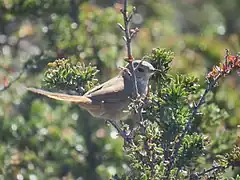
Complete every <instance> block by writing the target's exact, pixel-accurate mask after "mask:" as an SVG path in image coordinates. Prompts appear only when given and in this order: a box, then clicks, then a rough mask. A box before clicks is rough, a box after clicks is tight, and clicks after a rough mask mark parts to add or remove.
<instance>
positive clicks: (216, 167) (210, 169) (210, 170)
mask: <svg viewBox="0 0 240 180" xmlns="http://www.w3.org/2000/svg"><path fill="white" fill-rule="evenodd" d="M226 168H227V167H224V166H213V167H211V168H209V169H207V170H204V171H203V172H201V173H197V176H203V175H205V174H207V173H210V172H212V171H215V170H218V169H226Z"/></svg>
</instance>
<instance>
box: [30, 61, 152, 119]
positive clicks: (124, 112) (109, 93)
mask: <svg viewBox="0 0 240 180" xmlns="http://www.w3.org/2000/svg"><path fill="white" fill-rule="evenodd" d="M133 67H134V69H135V70H134V71H135V75H136V82H137V89H138V93H139V95H140V97H141V98H144V97H146V95H147V91H148V83H149V79H150V77H151V76H152V75H153V73H154V72H155V71H156V69H155V68H154V67H153V66H152V65H151V64H150V63H149V62H147V61H141V60H135V61H133ZM129 68H130V66H129V64H128V65H127V66H126V68H124V69H123V70H121V71H120V73H119V74H118V75H117V76H116V77H114V78H112V79H110V80H108V81H106V82H105V83H103V84H101V85H98V86H96V87H95V88H93V89H91V90H90V91H88V92H87V93H86V94H84V95H83V96H76V95H68V94H61V93H53V92H49V91H45V90H41V89H36V88H27V90H29V91H31V92H33V93H37V94H41V95H44V96H47V97H49V98H52V99H56V100H61V101H68V102H72V103H77V104H79V106H80V107H82V108H84V109H86V110H87V111H88V112H89V113H90V114H91V115H92V116H94V117H98V118H101V119H105V120H124V119H127V118H128V117H129V115H130V114H131V113H130V112H129V111H128V105H129V104H130V103H131V98H133V94H134V83H133V81H132V77H131V76H132V74H131V72H130V70H129Z"/></svg>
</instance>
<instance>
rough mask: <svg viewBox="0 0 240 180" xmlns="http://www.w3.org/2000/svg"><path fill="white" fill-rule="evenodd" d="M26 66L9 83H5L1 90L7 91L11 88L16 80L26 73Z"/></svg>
mask: <svg viewBox="0 0 240 180" xmlns="http://www.w3.org/2000/svg"><path fill="white" fill-rule="evenodd" d="M25 70H26V68H23V69H22V70H21V71H20V72H19V73H18V75H17V76H16V77H15V78H14V79H13V80H12V81H10V82H9V83H7V85H3V87H2V88H0V92H3V91H6V90H7V89H8V88H10V87H11V86H12V85H13V84H14V83H15V82H17V81H18V80H19V79H20V78H21V76H22V75H23V74H24V72H25Z"/></svg>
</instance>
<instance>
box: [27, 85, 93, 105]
mask: <svg viewBox="0 0 240 180" xmlns="http://www.w3.org/2000/svg"><path fill="white" fill-rule="evenodd" d="M27 90H28V91H31V92H33V93H36V94H41V95H43V96H47V97H49V98H52V99H56V100H60V101H68V102H72V103H80V104H91V103H92V101H91V99H89V98H88V97H86V96H74V95H68V94H62V93H53V92H49V91H45V90H42V89H36V88H27Z"/></svg>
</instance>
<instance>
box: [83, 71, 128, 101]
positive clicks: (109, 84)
mask: <svg viewBox="0 0 240 180" xmlns="http://www.w3.org/2000/svg"><path fill="white" fill-rule="evenodd" d="M126 88H127V85H126V82H125V80H124V78H123V77H122V76H121V75H119V76H117V77H115V78H112V79H110V80H108V81H106V82H105V83H103V84H101V85H99V86H97V87H95V88H93V89H92V90H90V91H88V92H87V93H86V94H84V96H87V97H89V98H90V99H92V100H93V102H95V101H98V102H102V103H103V102H108V103H111V102H119V101H121V100H122V99H124V100H125V99H126V98H127V96H128V95H129V93H127V92H129V91H128V90H127V89H126ZM130 92H131V91H130Z"/></svg>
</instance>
